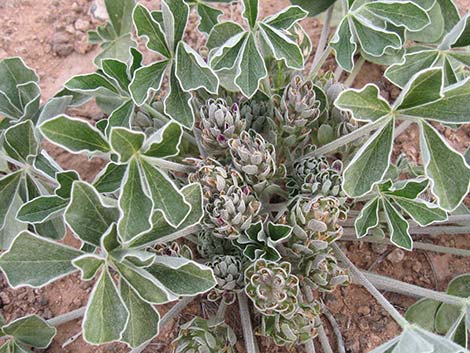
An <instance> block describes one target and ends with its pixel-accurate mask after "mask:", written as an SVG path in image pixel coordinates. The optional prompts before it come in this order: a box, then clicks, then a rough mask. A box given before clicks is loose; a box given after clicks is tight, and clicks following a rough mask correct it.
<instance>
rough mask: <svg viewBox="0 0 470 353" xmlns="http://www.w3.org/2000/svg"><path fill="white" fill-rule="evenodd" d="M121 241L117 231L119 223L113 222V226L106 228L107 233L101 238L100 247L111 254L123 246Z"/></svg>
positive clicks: (107, 253)
mask: <svg viewBox="0 0 470 353" xmlns="http://www.w3.org/2000/svg"><path fill="white" fill-rule="evenodd" d="M121 245H122V244H121V241H120V240H119V234H118V231H117V224H116V223H114V222H113V223H112V224H111V226H110V227H109V228H108V229H106V233H105V234H103V236H102V237H101V239H100V247H101V249H103V251H104V253H105V254H106V256H107V255H109V254H111V252H113V251H114V250H116V249H118V248H120V247H121Z"/></svg>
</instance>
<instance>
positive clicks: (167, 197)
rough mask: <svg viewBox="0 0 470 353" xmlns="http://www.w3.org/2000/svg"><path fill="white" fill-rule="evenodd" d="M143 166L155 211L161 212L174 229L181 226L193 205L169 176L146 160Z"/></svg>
mask: <svg viewBox="0 0 470 353" xmlns="http://www.w3.org/2000/svg"><path fill="white" fill-rule="evenodd" d="M141 166H142V170H143V172H144V175H145V178H146V179H147V185H148V188H149V190H150V193H151V196H152V199H153V202H154V211H155V210H161V211H162V212H163V214H164V215H165V219H166V220H167V221H168V223H170V224H171V225H172V226H173V227H178V226H180V225H181V224H182V223H183V222H184V220H185V219H186V217H187V216H188V214H189V212H190V211H191V204H190V203H189V202H187V201H186V200H185V198H184V196H183V194H182V193H181V192H180V191H179V190H178V189H177V187H176V185H175V184H174V183H173V182H172V181H171V179H170V178H169V177H168V176H167V175H165V174H163V173H162V172H161V171H160V170H159V169H157V168H155V167H153V166H152V165H151V164H150V163H149V162H148V161H146V160H145V159H142V160H141Z"/></svg>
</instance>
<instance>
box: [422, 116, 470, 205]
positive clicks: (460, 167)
mask: <svg viewBox="0 0 470 353" xmlns="http://www.w3.org/2000/svg"><path fill="white" fill-rule="evenodd" d="M420 143H421V151H422V154H423V161H424V164H425V172H426V175H427V176H428V177H429V178H430V179H431V181H432V184H431V191H432V193H433V194H434V195H436V197H437V198H438V204H439V206H440V207H442V208H443V209H444V210H446V211H449V212H450V211H452V210H454V209H455V208H457V207H458V206H459V205H460V203H461V202H462V201H463V199H464V198H465V196H466V195H467V193H468V191H469V187H470V168H469V167H468V166H467V164H466V163H465V159H464V157H463V156H462V155H461V154H460V153H458V152H457V151H455V150H454V149H453V148H452V147H450V146H449V145H448V144H447V143H446V142H445V140H444V139H443V138H442V136H440V134H439V133H438V132H437V131H436V130H435V129H434V128H433V127H432V126H431V125H429V124H428V123H426V122H422V123H421V125H420Z"/></svg>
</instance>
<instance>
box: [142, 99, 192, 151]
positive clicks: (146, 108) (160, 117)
mask: <svg viewBox="0 0 470 353" xmlns="http://www.w3.org/2000/svg"><path fill="white" fill-rule="evenodd" d="M142 109H143V110H144V111H146V112H147V113H148V114H150V115H152V116H154V117H155V118H157V119H158V120H160V121H163V122H164V123H168V122H170V121H171V120H170V118H168V117H166V116H165V115H164V114H162V113H160V112H159V111H158V110H156V109H155V108H154V107H152V106H151V105H150V104H144V105H143V106H142ZM183 137H185V138H186V139H187V140H188V141H189V142H191V143H192V144H193V145H197V143H196V139H195V138H194V136H193V135H191V134H189V133H188V132H187V131H186V130H184V129H183Z"/></svg>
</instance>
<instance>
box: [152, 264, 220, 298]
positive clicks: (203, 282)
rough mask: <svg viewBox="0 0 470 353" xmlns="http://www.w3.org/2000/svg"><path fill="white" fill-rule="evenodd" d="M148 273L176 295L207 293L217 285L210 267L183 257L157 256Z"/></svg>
mask: <svg viewBox="0 0 470 353" xmlns="http://www.w3.org/2000/svg"><path fill="white" fill-rule="evenodd" d="M147 271H148V272H149V273H150V274H151V275H153V276H154V277H155V278H156V279H158V280H159V281H160V282H161V283H162V284H163V285H164V286H165V287H166V288H167V289H169V290H170V291H171V292H172V293H174V294H176V295H183V296H184V295H197V294H201V293H205V292H207V291H208V290H210V289H211V288H213V287H214V286H215V283H216V282H215V278H214V275H213V273H212V270H211V269H210V268H209V267H206V266H202V265H199V264H198V263H197V262H194V261H191V260H188V259H185V258H182V257H169V256H165V257H164V256H157V258H156V260H155V263H154V264H153V265H152V266H150V267H148V268H147Z"/></svg>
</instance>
